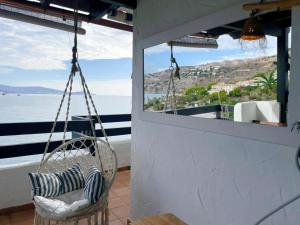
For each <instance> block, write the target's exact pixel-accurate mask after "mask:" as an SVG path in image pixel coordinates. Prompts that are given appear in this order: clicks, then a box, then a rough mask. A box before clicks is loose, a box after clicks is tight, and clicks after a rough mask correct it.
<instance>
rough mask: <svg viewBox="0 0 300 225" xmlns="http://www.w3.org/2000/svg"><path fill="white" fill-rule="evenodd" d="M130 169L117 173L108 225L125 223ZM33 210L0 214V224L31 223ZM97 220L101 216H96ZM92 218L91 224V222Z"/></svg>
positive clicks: (110, 196) (111, 196) (85, 224)
mask: <svg viewBox="0 0 300 225" xmlns="http://www.w3.org/2000/svg"><path fill="white" fill-rule="evenodd" d="M130 193H131V189H130V171H122V172H119V173H118V174H117V177H116V180H115V182H114V184H113V186H112V189H111V191H110V195H109V208H111V210H110V216H109V221H110V225H126V224H127V223H126V221H127V217H128V215H129V209H130V208H129V207H130ZM33 220H34V210H33V209H28V210H21V211H19V212H14V213H10V214H8V215H0V225H32V224H33ZM98 220H99V222H100V221H101V216H100V215H99V216H98ZM93 222H94V221H93V219H92V224H93ZM87 224H88V223H87V220H85V219H84V220H81V221H80V222H79V225H87Z"/></svg>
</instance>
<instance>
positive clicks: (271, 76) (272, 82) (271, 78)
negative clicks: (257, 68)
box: [256, 70, 277, 93]
mask: <svg viewBox="0 0 300 225" xmlns="http://www.w3.org/2000/svg"><path fill="white" fill-rule="evenodd" d="M256 77H258V78H260V80H259V81H257V84H258V85H259V86H260V87H262V88H263V89H264V90H265V91H266V92H267V93H270V92H272V91H275V89H276V86H277V79H276V78H275V70H273V71H271V72H269V73H258V74H257V75H256Z"/></svg>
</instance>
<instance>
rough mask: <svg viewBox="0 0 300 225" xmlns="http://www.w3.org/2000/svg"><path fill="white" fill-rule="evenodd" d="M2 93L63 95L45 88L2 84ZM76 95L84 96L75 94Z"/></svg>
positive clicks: (55, 90) (59, 91)
mask: <svg viewBox="0 0 300 225" xmlns="http://www.w3.org/2000/svg"><path fill="white" fill-rule="evenodd" d="M0 93H4V94H57V95H60V94H63V91H61V90H57V89H52V88H45V87H15V86H8V85H1V84H0ZM74 94H82V93H81V92H74Z"/></svg>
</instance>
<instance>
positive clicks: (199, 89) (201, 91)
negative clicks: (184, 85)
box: [185, 86, 208, 97]
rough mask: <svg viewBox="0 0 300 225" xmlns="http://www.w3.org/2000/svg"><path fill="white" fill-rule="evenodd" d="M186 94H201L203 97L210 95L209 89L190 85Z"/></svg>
mask: <svg viewBox="0 0 300 225" xmlns="http://www.w3.org/2000/svg"><path fill="white" fill-rule="evenodd" d="M185 95H194V96H199V97H203V96H206V95H208V91H207V90H206V88H204V87H197V86H195V87H190V88H188V89H186V90H185Z"/></svg>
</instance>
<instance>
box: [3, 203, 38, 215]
mask: <svg viewBox="0 0 300 225" xmlns="http://www.w3.org/2000/svg"><path fill="white" fill-rule="evenodd" d="M30 209H34V205H33V203H29V204H25V205H19V206H13V207H9V208H5V209H0V216H2V215H8V214H11V213H17V212H20V211H25V210H30Z"/></svg>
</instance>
